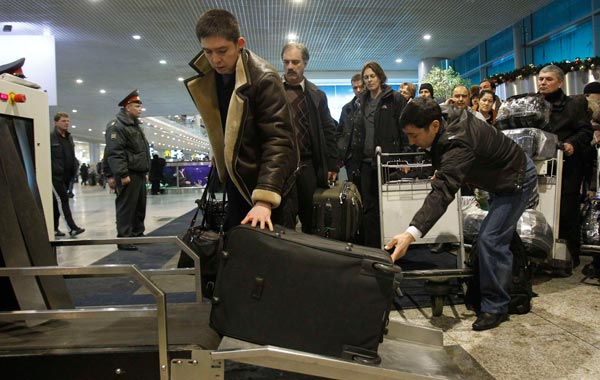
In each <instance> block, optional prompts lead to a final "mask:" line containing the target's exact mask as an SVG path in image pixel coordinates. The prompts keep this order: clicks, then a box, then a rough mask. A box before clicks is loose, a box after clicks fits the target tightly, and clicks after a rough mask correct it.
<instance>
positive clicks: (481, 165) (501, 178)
mask: <svg viewBox="0 0 600 380" xmlns="http://www.w3.org/2000/svg"><path fill="white" fill-rule="evenodd" d="M442 107H443V108H441V107H440V106H439V105H438V104H437V103H435V101H433V100H432V99H428V98H418V99H415V100H413V101H412V102H410V103H408V104H407V106H406V107H405V109H404V112H403V113H402V116H401V117H400V124H401V125H402V128H403V129H404V131H405V132H406V134H407V136H408V139H409V141H410V143H411V144H415V145H417V146H418V147H419V148H421V149H426V150H428V151H429V152H430V154H431V157H432V162H433V166H434V167H435V168H436V173H435V176H434V177H433V179H432V181H431V187H432V191H431V193H429V195H428V196H427V198H425V201H424V203H423V206H422V207H421V208H420V209H419V211H417V213H416V214H415V216H414V217H413V219H412V221H411V222H410V225H409V227H408V229H407V230H406V232H404V233H402V234H398V235H396V236H394V237H393V238H392V240H391V241H390V242H388V244H387V245H386V247H385V248H386V249H393V248H395V249H394V252H393V253H392V259H393V260H397V259H398V258H400V257H402V256H403V255H404V254H405V253H406V250H407V249H408V246H409V245H410V244H411V243H412V242H414V241H415V240H416V239H418V238H420V237H422V236H423V235H425V234H426V233H427V232H428V231H429V230H430V229H431V228H432V227H433V225H434V224H435V223H436V222H437V221H438V219H439V218H440V217H441V216H442V215H443V214H444V213H445V212H446V208H447V207H448V205H449V204H450V203H451V202H452V200H453V199H454V197H455V194H456V192H457V191H458V190H459V189H460V187H461V186H462V185H463V184H472V185H473V186H474V187H477V188H479V189H484V190H486V191H488V192H489V193H490V205H489V212H488V215H487V217H486V218H485V219H484V221H483V222H482V225H481V229H480V231H479V236H478V242H479V273H480V282H481V283H480V286H481V312H480V313H479V316H478V318H477V320H476V321H475V323H473V329H474V330H478V331H480V330H487V329H491V328H495V327H497V326H498V325H499V324H500V323H502V322H503V321H505V320H506V319H507V318H508V303H509V301H510V296H509V294H508V291H509V287H510V284H511V283H512V253H511V251H510V241H511V238H512V236H513V232H514V231H515V228H516V226H517V222H518V221H519V218H520V217H521V214H522V213H523V211H525V208H526V206H527V201H528V200H529V199H530V197H531V194H532V193H533V191H535V185H536V182H537V172H536V169H535V166H534V164H533V161H532V160H531V159H530V158H529V157H528V156H526V155H525V153H524V152H523V150H522V149H521V148H520V147H519V146H518V145H517V144H516V143H514V142H513V141H512V140H510V139H509V138H508V137H506V136H505V135H504V134H502V132H499V131H498V130H496V129H495V128H489V126H488V125H487V124H485V122H482V121H480V120H479V119H477V118H476V117H474V116H473V115H472V114H470V113H469V112H467V111H466V110H459V109H455V108H454V107H452V106H442Z"/></svg>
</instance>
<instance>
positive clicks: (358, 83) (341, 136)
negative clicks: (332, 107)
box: [337, 73, 365, 178]
mask: <svg viewBox="0 0 600 380" xmlns="http://www.w3.org/2000/svg"><path fill="white" fill-rule="evenodd" d="M350 83H351V84H352V92H354V97H353V98H352V100H350V101H349V102H348V103H346V104H345V105H344V107H342V113H341V114H340V121H339V123H338V131H339V132H338V137H337V144H338V150H339V156H340V160H341V162H342V165H343V166H345V167H346V173H348V178H349V177H350V174H351V173H352V172H353V171H354V170H355V169H358V168H352V167H348V165H349V164H350V157H351V153H352V152H351V150H350V149H349V147H348V144H349V143H350V140H351V136H352V131H353V129H354V121H355V120H354V119H355V118H357V117H361V116H360V101H359V99H358V95H360V94H361V93H362V92H363V91H364V89H365V85H364V82H363V79H362V75H360V73H356V74H354V75H353V76H352V79H350Z"/></svg>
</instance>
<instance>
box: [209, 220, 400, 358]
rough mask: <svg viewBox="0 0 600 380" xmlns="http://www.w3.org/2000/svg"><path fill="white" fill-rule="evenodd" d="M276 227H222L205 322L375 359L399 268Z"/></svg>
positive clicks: (309, 348) (271, 340) (368, 251)
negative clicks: (222, 238) (220, 251)
mask: <svg viewBox="0 0 600 380" xmlns="http://www.w3.org/2000/svg"><path fill="white" fill-rule="evenodd" d="M277 231H279V232H270V231H267V230H260V229H258V228H251V227H248V226H246V225H240V226H237V227H235V228H232V229H231V230H230V231H229V232H227V234H226V241H225V248H224V251H223V255H222V257H221V261H220V265H219V272H218V273H219V274H218V276H217V283H216V286H215V291H214V296H213V299H212V303H213V305H212V310H211V314H210V324H211V326H212V327H213V328H214V329H215V330H216V331H217V332H218V333H220V334H222V335H226V336H230V337H233V338H237V339H242V340H246V341H250V342H253V343H258V344H268V345H275V346H280V347H285V348H290V349H296V350H300V351H306V352H311V353H316V354H322V355H328V356H335V357H342V358H346V359H354V360H358V361H365V362H374V363H376V362H378V361H379V356H378V355H377V347H378V345H379V343H380V342H382V340H383V335H384V333H385V331H386V325H387V322H388V316H389V311H390V308H391V306H392V301H393V297H394V286H395V284H396V283H395V281H394V277H395V273H397V272H399V271H400V268H399V267H397V266H394V265H393V264H392V261H391V259H390V256H389V254H387V253H386V252H384V251H382V250H378V249H374V248H366V247H360V246H353V245H352V244H350V243H342V242H338V241H333V240H328V239H324V238H321V237H318V236H314V235H308V234H303V233H299V232H296V231H293V230H289V229H283V228H282V227H279V226H277Z"/></svg>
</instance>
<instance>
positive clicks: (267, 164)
mask: <svg viewBox="0 0 600 380" xmlns="http://www.w3.org/2000/svg"><path fill="white" fill-rule="evenodd" d="M196 35H197V37H198V40H199V41H200V44H201V45H202V51H201V52H200V54H198V55H197V56H196V57H195V58H194V59H193V60H192V62H191V63H190V66H192V68H193V69H194V70H196V71H197V72H198V75H196V76H194V77H192V78H189V79H187V80H186V81H185V84H186V87H187V89H188V91H189V93H190V95H191V97H192V99H193V100H194V103H195V104H196V107H197V108H198V111H199V112H200V115H201V116H202V119H203V121H204V124H205V125H206V132H207V134H208V139H209V141H210V145H211V147H212V150H213V162H214V165H215V167H216V169H217V173H218V176H219V179H220V181H221V182H222V183H225V188H226V192H227V199H228V208H227V215H226V218H225V226H224V228H225V229H226V230H227V229H229V228H231V227H234V226H236V225H238V224H240V223H242V224H245V223H251V225H252V226H253V227H256V226H257V225H260V227H261V228H263V229H264V228H265V227H266V226H268V227H269V229H270V230H271V231H272V230H273V222H275V223H278V224H284V225H286V226H290V225H289V224H288V223H287V222H286V219H285V213H284V210H285V203H286V195H287V193H288V191H289V189H290V188H291V185H292V184H293V181H294V173H295V171H296V169H297V166H298V150H297V147H296V143H295V139H294V125H293V123H292V115H291V110H290V108H289V106H288V104H287V102H286V100H285V91H284V89H283V84H282V83H281V79H280V78H279V75H278V74H277V72H276V71H275V69H273V68H272V67H271V65H269V63H268V62H266V61H265V60H263V59H262V58H260V57H259V56H257V55H256V54H254V53H252V52H251V51H250V50H247V49H245V48H244V46H245V43H246V41H245V39H244V38H243V37H241V35H240V27H239V23H238V21H237V20H236V18H235V16H234V15H232V14H231V13H230V12H228V11H225V10H221V9H213V10H209V11H207V12H206V13H204V14H203V15H202V16H201V17H200V19H199V20H198V23H197V25H196ZM290 227H291V226H290Z"/></svg>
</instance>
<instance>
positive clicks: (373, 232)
mask: <svg viewBox="0 0 600 380" xmlns="http://www.w3.org/2000/svg"><path fill="white" fill-rule="evenodd" d="M378 186H379V184H378V182H377V169H376V168H375V167H373V166H372V165H371V163H366V162H363V163H362V164H361V166H360V189H361V193H360V195H361V196H362V201H363V225H362V231H363V237H364V245H366V246H367V247H374V248H381V247H382V242H381V223H380V222H381V221H380V219H379V189H378Z"/></svg>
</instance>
